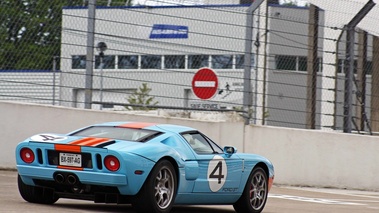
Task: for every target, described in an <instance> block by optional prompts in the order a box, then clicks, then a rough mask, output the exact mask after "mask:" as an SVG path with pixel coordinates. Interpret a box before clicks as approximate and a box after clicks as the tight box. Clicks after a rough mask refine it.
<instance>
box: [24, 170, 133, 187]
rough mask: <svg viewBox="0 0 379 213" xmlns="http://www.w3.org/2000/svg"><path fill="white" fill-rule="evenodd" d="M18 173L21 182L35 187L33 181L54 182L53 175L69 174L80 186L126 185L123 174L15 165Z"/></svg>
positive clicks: (125, 178)
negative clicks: (72, 175)
mask: <svg viewBox="0 0 379 213" xmlns="http://www.w3.org/2000/svg"><path fill="white" fill-rule="evenodd" d="M17 170H18V173H19V174H20V176H21V178H22V180H23V182H24V183H25V184H28V185H35V184H34V182H33V179H39V180H51V181H53V180H54V173H56V172H69V173H73V174H75V175H76V176H77V177H78V179H79V181H80V182H81V183H82V184H93V185H101V186H115V187H125V186H127V185H128V181H127V177H126V175H124V174H114V173H102V172H93V171H85V170H83V171H75V170H63V169H58V168H46V167H38V166H29V165H28V166H24V165H17Z"/></svg>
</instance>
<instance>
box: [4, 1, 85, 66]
mask: <svg viewBox="0 0 379 213" xmlns="http://www.w3.org/2000/svg"><path fill="white" fill-rule="evenodd" d="M82 4H83V0H49V1H46V0H1V1H0V69H43V70H48V69H51V68H52V63H53V57H54V56H59V55H60V43H61V31H62V29H61V23H62V7H63V6H80V5H82Z"/></svg>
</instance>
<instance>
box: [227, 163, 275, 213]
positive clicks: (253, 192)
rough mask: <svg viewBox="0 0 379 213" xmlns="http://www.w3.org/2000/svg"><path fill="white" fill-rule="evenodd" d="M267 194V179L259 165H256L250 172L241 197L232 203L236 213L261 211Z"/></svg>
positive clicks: (256, 212) (257, 212)
mask: <svg viewBox="0 0 379 213" xmlns="http://www.w3.org/2000/svg"><path fill="white" fill-rule="evenodd" d="M267 195H268V179H267V174H266V172H265V171H264V170H263V169H262V168H261V167H256V168H254V169H253V171H252V172H251V173H250V176H249V179H248V180H247V183H246V186H245V188H244V190H243V193H242V195H241V197H240V198H239V199H238V201H237V202H236V203H234V205H233V207H234V210H235V211H236V212H238V213H242V212H252V213H259V212H262V210H263V208H264V207H265V205H266V201H267Z"/></svg>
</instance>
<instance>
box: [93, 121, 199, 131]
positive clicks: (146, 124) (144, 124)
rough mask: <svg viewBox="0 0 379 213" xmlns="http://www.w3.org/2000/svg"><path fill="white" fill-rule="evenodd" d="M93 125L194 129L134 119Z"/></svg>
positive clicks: (167, 129)
mask: <svg viewBox="0 0 379 213" xmlns="http://www.w3.org/2000/svg"><path fill="white" fill-rule="evenodd" d="M94 126H115V127H125V128H135V129H150V130H157V131H162V130H164V131H171V132H177V133H180V132H185V131H192V130H196V129H194V128H192V127H187V126H181V125H175V124H160V123H149V122H134V121H118V122H106V123H100V124H95V125H94Z"/></svg>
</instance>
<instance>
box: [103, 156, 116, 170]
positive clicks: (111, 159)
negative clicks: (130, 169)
mask: <svg viewBox="0 0 379 213" xmlns="http://www.w3.org/2000/svg"><path fill="white" fill-rule="evenodd" d="M104 165H105V167H106V168H107V169H108V170H109V171H112V172H115V171H117V170H118V169H119V168H120V161H119V160H118V159H117V158H116V157H115V156H112V155H108V156H107V157H105V158H104Z"/></svg>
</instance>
